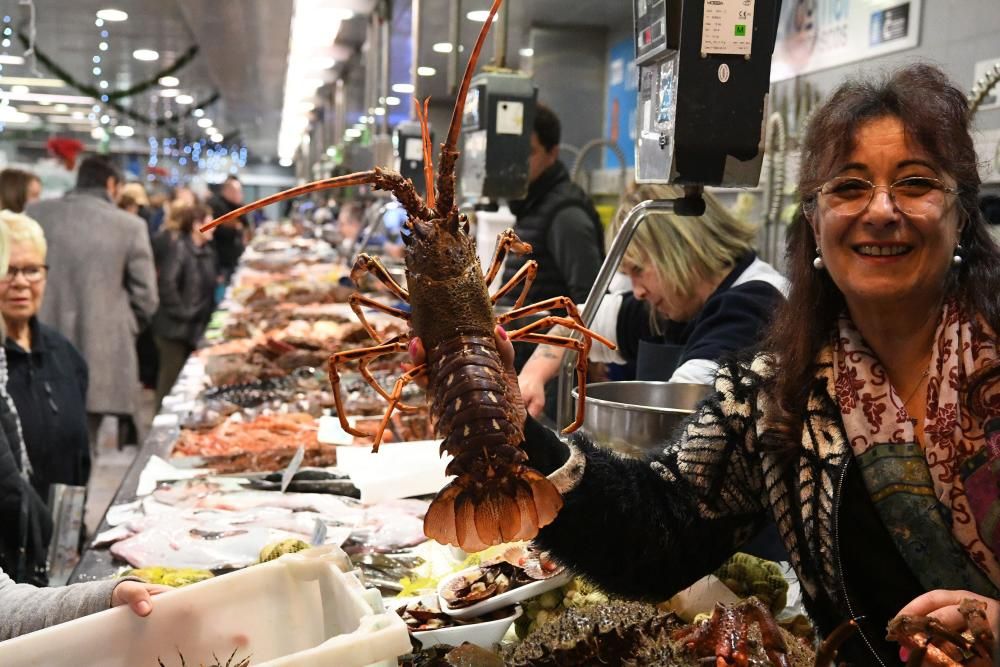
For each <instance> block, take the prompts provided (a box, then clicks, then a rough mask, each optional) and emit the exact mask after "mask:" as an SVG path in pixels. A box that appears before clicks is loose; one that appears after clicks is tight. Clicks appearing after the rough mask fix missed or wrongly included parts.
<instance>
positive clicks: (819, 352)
mask: <svg viewBox="0 0 1000 667" xmlns="http://www.w3.org/2000/svg"><path fill="white" fill-rule="evenodd" d="M979 187H980V178H979V174H978V172H977V161H976V153H975V149H974V147H973V141H972V138H971V136H970V132H969V119H968V105H967V102H966V99H965V97H964V95H963V94H962V93H961V91H959V90H958V89H957V88H956V87H955V86H953V85H952V84H951V83H949V82H948V81H947V79H946V77H945V76H944V75H943V74H942V73H941V72H940V71H939V70H937V69H935V68H933V67H930V66H926V65H913V66H909V67H906V68H904V69H901V70H899V71H898V72H895V73H894V74H892V75H891V76H889V77H887V78H886V79H885V80H884V81H881V82H868V81H865V82H848V83H845V84H844V85H842V86H841V87H840V88H839V89H838V90H837V91H836V92H835V93H834V94H833V96H832V97H831V98H830V99H829V100H828V101H827V102H826V103H825V104H824V105H823V106H822V107H821V108H820V109H818V110H817V111H816V113H815V114H814V115H813V120H812V122H811V124H810V126H809V128H808V131H807V133H806V135H805V139H804V143H803V151H802V166H801V171H800V176H799V194H800V196H801V201H802V205H801V210H800V213H799V216H798V220H797V221H796V223H795V224H794V226H793V228H792V230H791V234H790V239H789V246H788V266H789V271H790V281H791V290H790V293H789V297H788V302H787V303H786V304H785V305H783V306H782V307H781V308H780V310H779V312H778V314H777V316H776V319H775V321H774V323H773V325H772V326H771V329H770V332H769V334H768V336H767V338H766V340H765V341H764V342H763V343H762V345H761V347H760V349H759V351H758V352H757V353H756V354H755V355H753V356H752V358H747V359H743V360H732V361H729V362H727V363H723V364H722V365H721V366H720V368H719V372H718V375H717V377H716V380H715V391H714V393H713V395H711V396H710V397H709V398H708V399H706V400H705V402H704V403H703V404H702V405H701V406H700V408H699V410H698V411H697V412H696V414H695V415H693V416H692V418H691V419H690V420H689V421H688V423H687V425H686V427H685V428H684V430H683V432H682V433H681V434H680V436H679V437H678V439H677V440H676V441H675V442H672V443H670V444H669V445H667V446H666V447H665V448H664V449H663V450H662V451H659V452H657V453H655V454H654V455H652V456H650V457H649V458H648V459H647V460H644V461H639V460H625V459H622V458H619V457H617V456H615V455H614V454H612V453H610V452H608V451H605V450H601V449H598V448H596V447H594V445H593V444H592V443H590V442H588V441H587V440H586V439H585V438H581V437H577V438H576V439H575V440H574V441H573V443H572V444H571V445H569V446H566V445H565V444H563V443H562V442H561V441H560V440H559V439H558V438H557V437H556V436H555V435H554V434H553V433H551V432H549V431H547V430H546V429H544V428H542V427H541V426H540V425H538V424H537V423H536V422H535V421H533V420H532V419H530V418H528V419H526V422H525V425H524V434H525V442H524V444H523V449H524V450H525V451H526V452H527V453H528V455H529V464H530V465H531V466H533V467H535V468H536V469H538V470H539V471H541V472H543V473H545V474H547V475H549V478H550V479H551V480H553V481H555V482H556V485H557V487H558V488H559V490H560V492H561V493H562V496H563V501H564V505H563V507H562V510H561V511H560V512H559V514H558V516H557V517H556V518H555V520H554V521H553V522H552V523H550V524H549V525H547V526H545V527H544V528H542V529H541V531H540V532H539V535H538V537H537V538H536V539H537V542H538V543H539V544H540V545H541V546H542V547H544V548H546V549H549V550H551V552H552V553H553V554H554V555H556V556H557V557H558V558H559V559H560V560H562V561H563V562H564V563H565V564H566V565H568V566H570V567H572V568H574V569H575V570H576V571H578V572H579V573H581V574H585V575H586V576H588V577H590V578H592V579H593V580H594V581H596V582H597V583H598V584H600V585H601V586H602V587H604V588H606V589H607V590H609V591H611V592H614V593H618V594H621V595H625V596H628V597H634V598H645V599H654V600H661V599H664V598H666V597H668V596H670V595H672V594H674V593H675V592H677V591H678V590H680V589H682V588H684V587H686V586H688V585H690V584H691V583H692V582H694V581H695V580H697V579H698V578H700V577H701V576H703V575H704V574H707V573H709V572H711V571H713V570H714V569H715V568H716V567H717V566H718V565H720V564H721V563H722V562H723V561H724V560H725V559H726V558H727V557H728V556H729V555H730V554H731V553H732V552H734V551H736V550H737V549H738V548H739V547H740V545H741V544H742V542H743V541H744V540H745V539H746V538H747V537H748V536H749V535H751V534H752V533H753V532H754V531H755V530H756V529H757V528H758V527H759V526H760V525H761V524H762V523H763V522H764V521H766V520H767V519H768V518H773V519H774V520H775V521H776V523H777V525H778V529H779V532H780V534H781V537H782V540H783V542H784V544H785V547H786V548H787V550H788V552H789V554H790V555H791V560H792V565H793V566H794V568H795V570H796V573H797V575H798V578H799V581H800V582H801V586H802V590H803V593H804V596H805V601H806V607H807V610H808V611H809V613H810V615H811V616H812V618H813V620H814V621H815V622H816V623H817V625H818V627H819V629H820V631H821V633H823V634H828V633H830V632H832V631H833V629H834V628H835V627H836V626H837V625H838V624H840V623H841V622H842V621H843V620H845V619H848V618H855V619H860V620H859V621H858V624H859V632H857V633H856V634H855V635H854V636H852V637H851V638H850V639H849V640H847V642H846V643H845V644H844V645H843V646H842V648H841V654H840V658H841V659H842V660H846V661H847V662H848V663H850V664H858V665H870V664H892V663H893V662H895V661H896V660H897V659H898V658H897V656H896V652H897V650H898V648H899V647H898V646H897V645H894V644H892V643H890V642H888V641H887V640H886V639H885V635H886V626H887V623H888V621H889V620H890V619H892V618H894V617H896V616H897V614H900V613H906V614H921V615H922V614H930V615H932V616H934V617H936V618H938V619H939V620H940V621H941V622H942V623H943V625H945V626H948V627H954V628H956V629H959V630H962V629H964V626H965V620H964V617H963V616H962V615H960V614H959V612H958V604H959V602H960V601H961V600H963V599H974V600H978V601H980V602H982V603H985V606H986V617H987V619H988V620H989V621H990V624H991V625H992V630H993V634H994V636H996V635H997V631H998V629H1000V603H998V602H997V598H998V597H1000V559H998V556H1000V526H998V525H997V523H996V521H995V520H994V519H993V517H994V515H995V513H996V512H997V509H998V508H1000V492H998V490H1000V485H998V472H997V471H998V469H1000V349H998V346H997V333H996V332H997V331H1000V249H998V247H997V245H996V243H995V242H994V241H993V240H992V239H991V238H990V236H989V234H988V232H987V231H986V228H985V225H984V223H983V220H982V217H981V215H980V213H979V211H978V209H977V206H976V202H977V198H978V194H979ZM497 340H498V345H499V347H500V350H501V353H502V354H504V355H505V356H506V358H508V359H509V358H510V357H511V351H510V349H509V348H510V346H509V343H507V342H506V341H507V336H506V334H505V333H504V332H502V331H500V332H498V336H497ZM411 355H412V356H414V357H415V360H416V361H420V360H421V359H422V357H423V353H422V348H421V346H420V344H419V341H415V342H413V343H411ZM508 376H509V377H508V384H510V385H511V386H512V390H513V391H516V387H517V381H516V378H514V377H513V374H512V370H511V369H510V368H509V367H508ZM523 414H524V413H523V411H522V415H523ZM862 617H863V618H862ZM904 641H908V640H904ZM910 648H913V649H916V648H917V647H915V646H910ZM930 648H931V649H934V647H933V646H932V647H930ZM919 650H920V651H921V652H922V651H923V650H925V649H923V648H920V649H919ZM978 650H980V651H981V653H983V654H985V652H988V649H987V648H982V649H978ZM919 659H920V657H919V655H918V657H917V660H918V661H919ZM928 659H930V658H928ZM876 660H877V662H876ZM979 660H980V663H978V664H992V663H990V662H987V660H988V658H986V657H981V658H979ZM915 664H916V663H915ZM934 664H948V663H946V662H945V663H934Z"/></svg>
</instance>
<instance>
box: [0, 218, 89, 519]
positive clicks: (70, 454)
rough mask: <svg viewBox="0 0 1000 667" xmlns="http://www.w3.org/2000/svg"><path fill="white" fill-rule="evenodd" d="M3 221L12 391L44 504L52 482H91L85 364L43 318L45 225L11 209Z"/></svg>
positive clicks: (1, 293)
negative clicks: (7, 253) (40, 314)
mask: <svg viewBox="0 0 1000 667" xmlns="http://www.w3.org/2000/svg"><path fill="white" fill-rule="evenodd" d="M0 223H2V224H3V226H4V228H5V231H6V233H7V239H8V243H9V246H10V265H9V268H8V269H7V275H6V277H4V278H3V279H2V280H0V312H2V313H3V321H4V325H5V326H6V328H7V338H6V340H5V341H4V349H5V350H6V353H7V366H8V379H7V389H8V391H9V392H10V395H11V397H13V399H14V404H15V405H16V406H17V412H18V414H19V415H20V418H21V431H22V433H23V434H24V443H25V445H26V446H27V451H28V459H29V460H30V461H31V467H32V469H33V471H34V474H33V477H32V483H33V484H34V486H35V489H36V490H37V491H38V493H39V495H40V496H41V497H42V498H43V499H45V498H48V493H49V485H50V484H54V483H61V484H70V485H76V486H85V485H86V484H87V480H88V478H89V477H90V449H89V447H88V444H87V412H86V407H87V363H86V362H85V361H84V359H83V357H82V356H81V355H80V353H79V352H78V351H77V350H76V348H75V347H73V345H72V343H70V342H69V341H68V340H66V338H65V337H63V336H62V334H60V333H59V332H58V331H56V330H55V329H52V328H50V327H47V326H45V325H44V324H42V323H41V322H39V321H38V317H37V314H38V309H39V307H40V306H41V303H42V299H43V298H44V297H45V274H46V271H47V270H48V267H47V266H46V265H45V253H46V245H45V235H44V233H43V232H42V228H41V226H39V224H38V223H37V222H35V221H34V220H32V219H31V218H29V217H28V216H26V215H24V214H20V213H12V212H10V211H2V212H0Z"/></svg>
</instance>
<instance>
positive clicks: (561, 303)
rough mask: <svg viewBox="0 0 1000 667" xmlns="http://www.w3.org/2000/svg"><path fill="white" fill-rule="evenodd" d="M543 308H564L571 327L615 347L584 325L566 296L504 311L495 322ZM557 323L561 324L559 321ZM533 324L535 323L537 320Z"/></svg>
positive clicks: (523, 315)
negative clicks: (570, 321)
mask: <svg viewBox="0 0 1000 667" xmlns="http://www.w3.org/2000/svg"><path fill="white" fill-rule="evenodd" d="M544 310H565V311H566V314H567V315H568V316H569V317H570V318H571V320H572V322H573V326H570V328H571V329H574V330H576V331H579V332H580V333H582V334H583V335H585V336H589V337H590V338H593V339H594V340H597V341H599V342H600V343H602V344H603V345H606V346H607V347H608V348H610V349H612V350H614V349H615V348H616V347H617V346H616V345H615V344H614V343H612V342H611V341H609V340H608V339H607V338H605V337H604V336H602V335H600V334H598V333H595V332H593V331H591V330H590V329H588V328H587V327H586V325H585V324H584V323H583V318H582V317H580V311H579V309H577V307H576V304H575V303H573V300H572V299H570V298H569V297H568V296H555V297H552V298H551V299H545V300H544V301H539V302H538V303H533V304H531V305H530V306H524V307H523V308H515V309H514V310H511V311H509V312H506V313H504V314H503V315H501V316H500V317H498V318H497V324H505V323H507V322H511V321H513V320H519V319H521V318H522V317H527V316H528V315H534V314H535V313H540V312H542V311H544ZM559 319H565V318H559ZM539 322H555V320H552V319H551V318H548V317H546V318H542V319H541V320H539ZM557 323H559V324H561V322H557ZM535 324H537V322H536V323H535ZM529 326H530V325H529ZM527 328H528V327H525V329H527ZM537 329H538V327H531V331H537Z"/></svg>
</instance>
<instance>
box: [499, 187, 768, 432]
mask: <svg viewBox="0 0 1000 667" xmlns="http://www.w3.org/2000/svg"><path fill="white" fill-rule="evenodd" d="M682 195H683V193H682V192H681V190H680V189H679V188H674V187H670V186H640V187H638V188H636V189H635V190H634V191H633V192H632V193H631V194H629V195H628V196H627V197H626V198H625V201H624V202H622V205H621V207H620V208H619V209H618V213H617V214H616V216H615V219H614V221H613V222H612V228H611V230H610V234H609V235H608V238H609V239H610V238H614V235H615V233H617V231H618V229H620V228H621V226H622V223H623V222H624V219H625V216H626V215H627V213H628V211H629V210H631V209H632V207H634V206H635V205H636V204H638V203H639V202H641V201H644V200H647V199H673V198H676V197H680V196H682ZM705 204H706V209H705V214H704V215H702V216H700V217H684V216H678V215H673V214H672V213H656V214H653V215H651V216H650V217H648V218H647V219H646V221H645V222H643V223H642V224H641V225H640V226H639V228H638V229H637V230H636V233H635V236H634V237H633V238H632V242H631V243H630V244H629V246H628V249H627V250H626V251H625V256H624V258H623V260H622V266H621V271H622V273H624V274H625V275H627V276H628V277H629V278H630V279H631V280H632V293H631V294H629V293H617V294H608V295H606V296H605V297H604V300H603V301H602V302H601V307H600V309H599V310H598V312H597V317H596V319H595V320H594V323H593V324H592V326H591V328H592V329H594V330H595V331H597V332H599V333H600V334H601V335H603V336H606V337H608V338H610V339H611V340H612V341H614V342H615V343H616V344H617V345H618V349H617V350H615V351H611V350H608V349H606V348H605V347H604V346H601V345H595V346H594V347H593V348H591V351H590V359H591V361H596V362H603V363H609V362H610V363H618V364H627V363H630V362H631V363H634V364H635V368H636V378H637V379H641V380H669V381H670V382H691V383H696V384H710V383H711V382H712V378H713V377H714V375H715V371H716V369H717V368H718V360H719V359H720V358H722V357H723V356H725V355H727V354H730V353H733V352H736V351H737V350H740V349H742V348H745V347H748V346H750V345H752V344H754V343H755V342H756V341H757V340H758V337H759V336H760V334H761V332H762V331H763V330H764V328H765V327H766V325H767V322H768V319H769V316H770V314H771V313H772V312H774V309H775V308H776V307H777V305H778V304H779V303H780V302H781V301H782V300H783V295H784V293H785V291H786V290H787V285H788V281H787V280H785V278H784V277H783V276H782V275H781V274H780V273H778V272H777V271H776V270H775V269H774V268H773V267H772V266H771V265H770V264H767V263H766V262H764V261H762V260H761V259H759V258H758V257H757V255H756V253H755V252H754V250H753V242H754V238H755V236H756V229H755V228H754V227H753V226H752V225H749V224H746V223H744V222H741V221H739V220H737V219H736V218H734V217H733V216H732V215H730V214H729V212H728V211H726V209H725V208H723V206H722V205H721V204H720V203H719V201H718V200H717V199H716V198H715V197H713V196H712V195H710V194H706V195H705ZM563 353H564V350H563V349H562V348H555V347H550V346H547V345H542V346H539V347H538V349H537V350H535V353H534V354H533V355H532V356H531V358H530V359H529V360H528V363H527V364H525V366H524V368H523V369H522V370H521V373H520V374H519V376H518V383H519V385H520V387H521V395H522V396H523V397H524V402H525V406H526V407H527V409H528V412H529V413H530V414H531V415H532V416H538V415H539V414H541V412H542V411H543V409H544V407H545V403H546V400H545V384H546V383H547V382H548V381H549V380H551V379H552V378H554V377H555V375H556V374H557V372H558V370H559V363H560V360H561V359H562V355H563Z"/></svg>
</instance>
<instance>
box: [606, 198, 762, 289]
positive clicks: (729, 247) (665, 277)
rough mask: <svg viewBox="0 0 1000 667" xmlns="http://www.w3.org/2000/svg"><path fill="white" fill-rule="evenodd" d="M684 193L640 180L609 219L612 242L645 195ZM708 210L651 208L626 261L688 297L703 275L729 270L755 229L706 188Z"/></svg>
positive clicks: (750, 246) (749, 244)
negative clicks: (650, 270)
mask: <svg viewBox="0 0 1000 667" xmlns="http://www.w3.org/2000/svg"><path fill="white" fill-rule="evenodd" d="M683 196H684V192H683V190H681V188H679V187H675V186H672V185H640V186H637V187H635V188H633V189H632V190H631V191H630V192H629V193H628V194H627V195H625V198H624V199H623V200H622V204H621V206H619V207H618V211H617V212H616V213H615V217H614V219H613V220H612V221H611V233H610V234H608V235H607V238H608V241H609V243H610V241H611V239H613V238H614V236H615V234H617V232H618V230H619V229H620V228H621V226H622V223H624V222H625V216H626V215H628V212H629V211H630V210H632V208H633V207H635V206H636V205H638V204H639V203H640V202H643V201H646V200H647V199H676V198H678V197H683ZM704 198H705V214H704V215H701V216H698V217H691V216H682V215H674V214H673V213H666V212H653V213H651V214H649V215H648V216H647V217H646V219H645V221H643V223H642V224H641V225H639V227H638V229H636V231H635V236H633V237H632V242H631V243H629V246H628V248H627V249H626V250H625V256H624V258H623V259H624V262H627V263H629V264H632V265H634V266H647V265H651V266H652V268H653V270H654V271H656V272H657V274H658V277H659V278H660V282H661V283H662V284H663V285H670V286H674V287H676V288H677V289H678V290H679V291H680V292H681V293H682V294H684V295H687V296H690V295H691V294H692V293H693V292H694V288H695V285H696V284H697V283H698V282H699V281H700V280H703V279H707V278H712V277H715V276H718V275H719V274H720V273H722V272H723V271H725V270H726V269H731V268H732V267H733V266H735V265H736V262H738V261H739V259H740V257H742V256H743V255H744V254H746V253H747V251H749V250H752V249H753V247H754V240H755V238H756V236H757V228H756V227H755V226H754V225H752V224H750V223H747V222H743V221H741V220H738V219H737V218H735V217H734V216H733V215H732V214H731V213H730V212H729V211H727V210H726V209H725V207H723V206H722V204H721V203H720V202H719V200H718V199H716V198H715V197H714V196H712V195H711V194H709V193H707V192H706V193H705V195H704Z"/></svg>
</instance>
